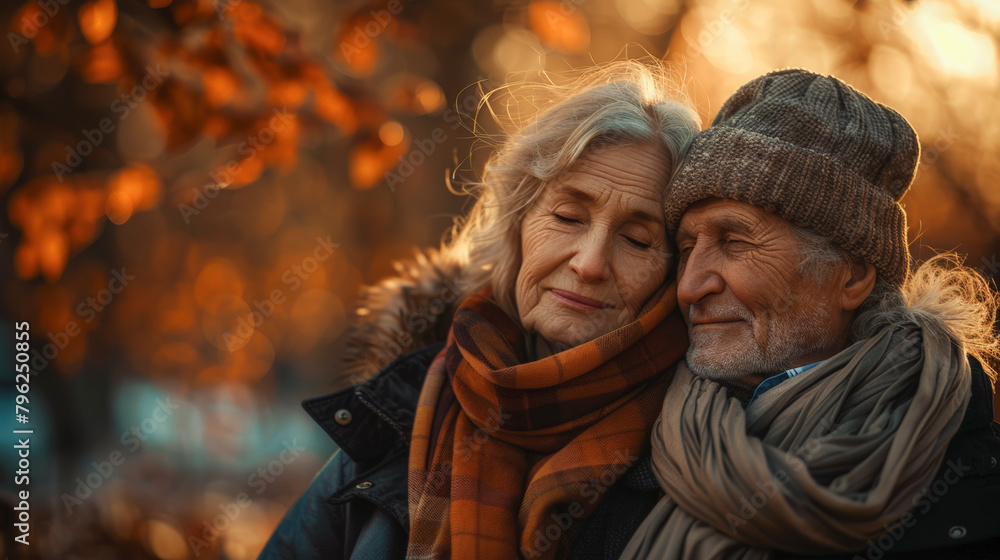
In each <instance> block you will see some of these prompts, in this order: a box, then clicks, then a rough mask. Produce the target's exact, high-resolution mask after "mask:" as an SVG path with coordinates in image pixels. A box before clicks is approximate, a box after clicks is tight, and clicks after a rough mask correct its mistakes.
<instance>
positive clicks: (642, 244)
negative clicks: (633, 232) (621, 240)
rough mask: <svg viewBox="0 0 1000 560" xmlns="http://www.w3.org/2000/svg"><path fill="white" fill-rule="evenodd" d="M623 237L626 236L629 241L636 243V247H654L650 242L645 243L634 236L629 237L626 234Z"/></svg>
mask: <svg viewBox="0 0 1000 560" xmlns="http://www.w3.org/2000/svg"><path fill="white" fill-rule="evenodd" d="M623 237H625V240H626V241H628V242H629V243H631V244H632V245H635V246H636V247H638V248H640V249H649V248H650V247H652V245H650V244H649V243H644V242H642V241H639V240H638V239H636V238H634V237H629V236H628V235H625V236H623Z"/></svg>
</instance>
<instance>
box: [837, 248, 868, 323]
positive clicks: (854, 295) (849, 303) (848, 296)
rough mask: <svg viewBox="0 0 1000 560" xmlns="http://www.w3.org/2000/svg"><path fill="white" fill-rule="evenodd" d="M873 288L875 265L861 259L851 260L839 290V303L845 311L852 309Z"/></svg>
mask: <svg viewBox="0 0 1000 560" xmlns="http://www.w3.org/2000/svg"><path fill="white" fill-rule="evenodd" d="M874 288H875V267H874V266H873V265H872V264H871V263H866V262H863V261H857V260H856V261H851V264H850V265H849V267H848V275H847V279H846V281H845V282H844V285H843V290H842V291H841V304H842V305H843V306H844V310H845V311H854V310H855V309H857V308H858V307H860V306H861V303H862V302H864V301H865V299H866V298H867V297H868V296H869V295H870V294H871V293H872V289H874Z"/></svg>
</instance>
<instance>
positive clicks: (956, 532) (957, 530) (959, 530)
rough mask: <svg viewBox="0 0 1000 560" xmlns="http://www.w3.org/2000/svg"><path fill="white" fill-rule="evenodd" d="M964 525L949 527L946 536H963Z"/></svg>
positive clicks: (957, 537)
mask: <svg viewBox="0 0 1000 560" xmlns="http://www.w3.org/2000/svg"><path fill="white" fill-rule="evenodd" d="M965 533H966V531H965V527H962V526H961V525H955V526H954V527H952V528H951V529H948V536H949V537H951V538H953V539H960V538H962V537H964V536H965Z"/></svg>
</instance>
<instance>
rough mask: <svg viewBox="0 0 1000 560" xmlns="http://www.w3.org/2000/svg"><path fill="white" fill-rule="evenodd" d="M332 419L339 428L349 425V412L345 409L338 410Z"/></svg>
mask: <svg viewBox="0 0 1000 560" xmlns="http://www.w3.org/2000/svg"><path fill="white" fill-rule="evenodd" d="M333 418H334V419H335V420H336V421H337V423H338V424H340V425H341V426H346V425H348V424H350V423H351V411H349V410H347V409H346V408H342V409H340V410H338V411H337V413H336V414H334V415H333Z"/></svg>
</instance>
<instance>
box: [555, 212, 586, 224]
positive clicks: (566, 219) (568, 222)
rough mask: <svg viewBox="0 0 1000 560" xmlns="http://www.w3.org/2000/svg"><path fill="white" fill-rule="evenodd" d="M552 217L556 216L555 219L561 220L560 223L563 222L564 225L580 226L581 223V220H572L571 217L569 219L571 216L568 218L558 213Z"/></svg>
mask: <svg viewBox="0 0 1000 560" xmlns="http://www.w3.org/2000/svg"><path fill="white" fill-rule="evenodd" d="M552 215H553V216H555V218H556V219H557V220H559V221H560V222H563V223H567V224H579V223H581V222H580V220H577V219H576V218H571V217H569V216H567V215H565V214H559V213H557V212H553V213H552Z"/></svg>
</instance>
